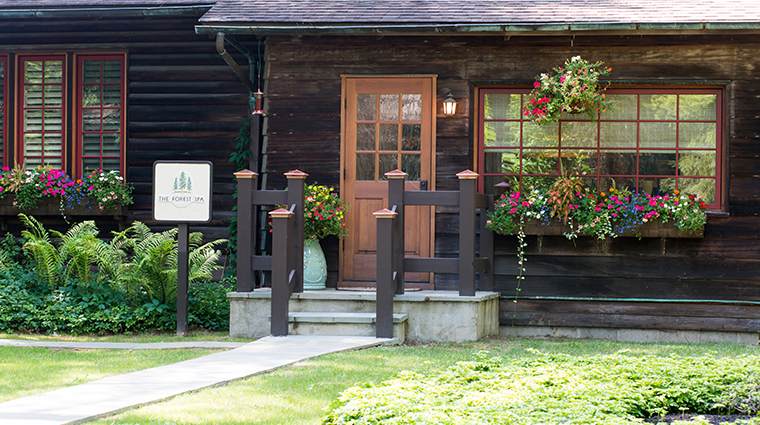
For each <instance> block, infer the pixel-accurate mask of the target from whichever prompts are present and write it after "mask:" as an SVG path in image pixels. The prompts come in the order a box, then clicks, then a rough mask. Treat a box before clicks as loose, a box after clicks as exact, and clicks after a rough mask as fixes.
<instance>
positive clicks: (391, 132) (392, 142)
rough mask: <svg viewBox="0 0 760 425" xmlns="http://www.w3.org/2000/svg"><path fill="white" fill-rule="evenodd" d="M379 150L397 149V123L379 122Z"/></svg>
mask: <svg viewBox="0 0 760 425" xmlns="http://www.w3.org/2000/svg"><path fill="white" fill-rule="evenodd" d="M380 150H381V151H396V150H398V124H380ZM393 170H395V168H394V169H393ZM393 170H389V171H393Z"/></svg>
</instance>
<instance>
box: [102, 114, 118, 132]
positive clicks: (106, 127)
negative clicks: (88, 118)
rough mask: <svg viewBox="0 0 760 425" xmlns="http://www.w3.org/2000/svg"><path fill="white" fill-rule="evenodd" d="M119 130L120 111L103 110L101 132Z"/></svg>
mask: <svg viewBox="0 0 760 425" xmlns="http://www.w3.org/2000/svg"><path fill="white" fill-rule="evenodd" d="M119 130H121V110H119V109H103V131H119Z"/></svg>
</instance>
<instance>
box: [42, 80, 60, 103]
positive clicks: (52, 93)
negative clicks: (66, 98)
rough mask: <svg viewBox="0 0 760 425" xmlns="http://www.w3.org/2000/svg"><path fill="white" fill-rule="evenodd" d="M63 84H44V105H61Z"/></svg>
mask: <svg viewBox="0 0 760 425" xmlns="http://www.w3.org/2000/svg"><path fill="white" fill-rule="evenodd" d="M62 90H63V86H59V85H54V86H47V85H46V86H45V106H47V107H51V106H52V107H56V106H58V107H60V106H62V105H63V100H62V99H63V91H62Z"/></svg>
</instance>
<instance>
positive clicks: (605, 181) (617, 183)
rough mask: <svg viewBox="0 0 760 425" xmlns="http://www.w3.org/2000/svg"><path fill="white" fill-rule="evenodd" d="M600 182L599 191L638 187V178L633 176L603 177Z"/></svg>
mask: <svg viewBox="0 0 760 425" xmlns="http://www.w3.org/2000/svg"><path fill="white" fill-rule="evenodd" d="M600 180H601V181H600V182H599V189H598V190H599V192H607V194H608V195H609V194H610V193H609V192H610V188H613V189H629V190H631V191H633V190H635V189H636V180H635V179H634V178H633V177H602V178H601V179H600Z"/></svg>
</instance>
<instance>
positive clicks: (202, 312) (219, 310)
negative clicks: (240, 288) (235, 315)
mask: <svg viewBox="0 0 760 425" xmlns="http://www.w3.org/2000/svg"><path fill="white" fill-rule="evenodd" d="M234 289H235V280H234V279H225V280H223V281H222V282H220V283H219V284H216V283H212V282H198V283H194V284H192V285H190V289H189V294H188V297H189V301H188V302H189V304H190V305H191V306H192V309H191V311H190V314H189V318H188V320H189V323H190V326H191V327H192V326H198V327H201V328H203V329H208V330H211V331H217V330H227V329H229V326H230V302H229V300H228V299H227V294H228V293H229V292H232V291H233V290H234Z"/></svg>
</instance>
